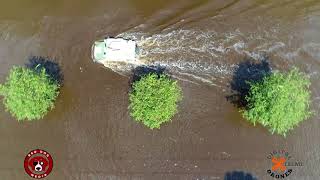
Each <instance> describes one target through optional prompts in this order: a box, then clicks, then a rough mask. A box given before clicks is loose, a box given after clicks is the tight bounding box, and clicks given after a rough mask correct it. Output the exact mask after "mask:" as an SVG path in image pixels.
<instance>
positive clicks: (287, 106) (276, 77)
mask: <svg viewBox="0 0 320 180" xmlns="http://www.w3.org/2000/svg"><path fill="white" fill-rule="evenodd" d="M250 86H251V87H250V91H249V94H248V95H247V96H246V101H247V103H248V106H247V108H246V109H245V110H244V111H243V116H244V117H245V118H246V119H247V120H248V121H249V122H251V123H253V124H254V125H255V124H256V123H260V124H262V125H263V126H265V127H268V129H269V130H270V131H271V132H272V133H277V134H281V135H284V136H285V135H286V133H287V132H288V131H289V130H291V129H293V128H294V127H295V126H297V125H298V123H300V122H301V121H303V120H305V119H307V118H309V117H310V115H311V114H312V113H311V112H310V110H309V106H310V96H311V95H310V94H311V92H310V90H309V86H310V80H309V78H308V77H307V76H306V75H305V74H304V73H301V72H299V70H298V69H296V68H295V69H293V70H291V71H290V72H289V73H279V72H276V73H273V74H271V75H269V76H266V77H265V78H264V79H263V80H262V81H260V82H256V83H250Z"/></svg>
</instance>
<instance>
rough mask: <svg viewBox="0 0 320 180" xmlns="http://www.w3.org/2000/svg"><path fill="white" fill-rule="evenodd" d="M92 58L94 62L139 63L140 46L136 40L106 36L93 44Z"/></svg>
mask: <svg viewBox="0 0 320 180" xmlns="http://www.w3.org/2000/svg"><path fill="white" fill-rule="evenodd" d="M91 54H92V59H93V61H94V62H98V63H101V64H106V63H108V62H126V63H133V64H135V63H137V62H136V61H137V56H138V47H137V43H136V42H135V41H134V40H128V39H123V38H111V37H108V38H105V39H103V40H98V41H96V42H94V44H93V45H92V52H91Z"/></svg>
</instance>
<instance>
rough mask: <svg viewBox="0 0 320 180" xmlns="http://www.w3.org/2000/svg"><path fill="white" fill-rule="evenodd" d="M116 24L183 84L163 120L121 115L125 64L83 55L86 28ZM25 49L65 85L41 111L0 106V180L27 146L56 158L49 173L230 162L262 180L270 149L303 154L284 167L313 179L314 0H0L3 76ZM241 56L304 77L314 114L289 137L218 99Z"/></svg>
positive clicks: (98, 31) (175, 170)
mask: <svg viewBox="0 0 320 180" xmlns="http://www.w3.org/2000/svg"><path fill="white" fill-rule="evenodd" d="M119 34H121V35H122V36H129V37H132V38H136V39H137V40H138V41H139V42H140V43H141V44H142V45H143V47H142V50H143V53H144V54H143V58H144V59H145V60H146V61H148V62H150V63H153V64H157V65H161V66H164V67H166V69H167V70H168V72H169V73H170V74H172V76H173V77H175V78H176V79H178V80H179V83H180V85H181V86H182V88H183V94H184V97H185V98H184V100H183V101H182V102H181V104H180V106H179V112H180V113H178V114H177V115H176V116H175V117H174V119H173V121H172V122H171V123H167V124H165V125H163V126H162V128H161V129H160V130H153V131H151V130H149V129H147V128H146V127H144V126H143V125H141V124H138V123H135V122H134V121H133V120H132V119H131V118H130V117H129V113H128V108H127V107H128V98H127V95H128V89H129V88H128V87H129V85H128V83H129V80H130V73H127V74H126V73H124V74H123V73H121V74H119V73H117V72H116V71H117V70H116V69H106V68H104V67H101V66H100V65H98V64H94V63H93V62H92V60H91V58H90V47H91V44H92V43H93V41H94V40H96V39H99V38H102V37H104V36H106V35H112V36H116V35H119ZM32 55H37V56H47V57H49V58H51V59H54V61H55V62H58V63H59V64H60V65H61V68H62V70H63V73H64V86H63V88H62V89H61V94H60V96H59V98H58V100H57V102H56V108H55V109H54V110H53V111H52V112H50V113H49V114H48V115H47V116H46V117H45V118H44V119H43V120H41V121H36V122H21V123H18V122H17V121H16V120H15V119H13V118H12V117H11V116H10V115H9V114H8V113H7V112H5V110H4V107H3V106H2V105H1V106H0V111H1V113H0V146H1V148H0V154H1V155H0V160H1V161H0V162H1V163H0V177H1V179H3V180H24V179H29V178H28V176H27V175H26V174H25V172H24V169H23V160H24V156H25V155H26V154H27V152H29V151H30V150H31V149H35V148H42V149H45V150H47V151H48V152H50V153H51V154H52V156H53V158H54V168H53V171H52V173H51V174H50V175H49V177H47V178H46V179H48V180H49V179H52V180H57V179H59V180H64V179H70V180H80V179H83V180H85V179H92V180H109V179H110V180H118V179H119V180H120V179H121V180H122V179H124V180H129V179H130V180H138V179H141V180H158V179H159V180H166V179H168V180H171V179H172V180H179V179H181V180H189V179H190V180H191V179H199V180H200V179H201V180H207V179H208V180H212V179H227V177H229V176H228V175H230V174H231V173H232V172H234V171H237V172H238V173H234V177H235V176H237V178H238V179H245V178H241V177H240V176H241V173H240V172H243V173H245V174H246V173H248V174H251V175H252V176H253V177H255V178H257V179H263V180H264V179H266V180H267V179H272V178H271V177H270V176H268V175H267V172H266V171H267V169H268V168H270V166H271V162H270V160H268V159H267V155H268V154H269V152H271V151H272V150H278V149H285V150H287V151H289V152H290V153H291V155H292V156H293V157H294V158H295V159H296V160H301V161H303V167H299V168H296V169H294V172H293V173H292V174H291V175H290V178H288V179H296V180H305V179H306V180H308V179H310V180H318V179H320V170H319V166H320V144H319V139H320V131H319V128H320V122H319V117H320V116H319V108H320V105H319V103H320V80H319V77H320V74H319V70H320V63H319V61H320V1H319V0H281V1H279V0H177V1H170V0H152V1H151V0H117V1H111V0H90V1H89V0H82V1H76V0H68V1H64V0H51V1H49V0H48V1H43V0H24V1H20V0H10V1H6V2H2V3H1V6H0V69H1V71H0V75H1V76H0V81H1V82H4V80H5V77H6V75H7V74H8V72H9V69H10V68H11V67H12V66H13V65H24V64H25V63H26V62H27V59H28V57H30V56H32ZM248 59H250V60H251V61H253V62H260V61H262V60H267V61H268V62H269V63H270V66H271V68H272V69H273V70H287V69H289V68H291V67H293V66H297V67H299V68H300V69H301V70H302V71H304V72H306V73H307V74H308V75H309V76H310V77H311V80H312V86H311V90H312V109H313V110H314V112H315V115H314V116H313V117H312V118H310V119H308V120H307V121H305V122H303V123H301V124H300V125H299V127H297V128H296V129H295V130H294V131H291V132H290V133H289V134H288V136H287V138H283V137H280V136H277V135H271V134H270V133H269V132H268V131H267V130H266V129H264V128H262V127H260V126H257V127H253V126H252V125H250V124H248V123H247V122H246V121H245V120H244V119H242V118H241V115H240V113H239V112H238V110H237V108H236V107H235V106H234V105H233V104H232V103H230V102H229V101H227V99H226V96H228V95H230V92H231V90H230V83H231V80H232V76H233V74H234V73H235V72H236V71H237V68H239V67H240V66H239V64H240V63H242V62H244V61H246V60H248ZM119 68H120V70H123V71H127V70H126V69H125V68H124V69H121V68H122V67H119ZM118 70H119V69H118ZM227 173H229V174H227Z"/></svg>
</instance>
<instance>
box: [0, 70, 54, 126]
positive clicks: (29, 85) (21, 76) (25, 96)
mask: <svg viewBox="0 0 320 180" xmlns="http://www.w3.org/2000/svg"><path fill="white" fill-rule="evenodd" d="M58 90H59V84H58V82H56V81H54V80H52V79H51V78H50V77H49V76H48V74H47V73H46V70H45V69H44V68H42V69H41V70H40V71H35V70H34V69H28V68H23V67H13V68H12V69H11V71H10V73H9V76H8V78H7V81H6V83H5V84H4V85H0V94H1V95H3V96H4V100H3V101H4V105H5V107H6V109H7V111H9V112H10V113H11V114H12V115H13V116H14V117H15V118H17V119H18V120H19V121H22V120H29V121H31V120H37V119H40V118H42V117H43V116H44V115H45V114H46V113H47V112H48V111H49V110H51V109H52V108H53V107H54V101H55V99H56V98H57V96H58V94H59V91H58Z"/></svg>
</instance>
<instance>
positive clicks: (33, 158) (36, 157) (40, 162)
mask: <svg viewBox="0 0 320 180" xmlns="http://www.w3.org/2000/svg"><path fill="white" fill-rule="evenodd" d="M52 168H53V160H52V157H51V155H50V154H49V153H48V152H47V151H44V150H41V149H35V150H32V151H30V152H29V153H28V154H27V156H26V158H25V159H24V170H25V171H26V173H27V174H28V175H29V176H30V177H32V178H35V179H41V178H44V177H47V176H48V175H49V174H50V172H51V171H52Z"/></svg>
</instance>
